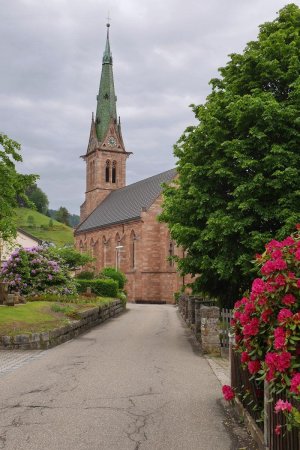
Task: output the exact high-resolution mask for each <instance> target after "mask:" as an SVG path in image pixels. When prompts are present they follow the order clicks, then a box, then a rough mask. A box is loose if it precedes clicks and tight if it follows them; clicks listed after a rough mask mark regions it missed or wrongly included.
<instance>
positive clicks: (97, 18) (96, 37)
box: [0, 0, 299, 213]
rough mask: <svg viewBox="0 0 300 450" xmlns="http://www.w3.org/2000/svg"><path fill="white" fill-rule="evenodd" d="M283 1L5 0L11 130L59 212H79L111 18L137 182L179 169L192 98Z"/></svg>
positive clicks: (3, 77)
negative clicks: (177, 151) (176, 150)
mask: <svg viewBox="0 0 300 450" xmlns="http://www.w3.org/2000/svg"><path fill="white" fill-rule="evenodd" d="M294 3H296V4H298V5H299V1H294ZM285 4H287V2H286V1H281V0H205V1H204V0H184V1H183V0H0V58H1V59H0V61H1V66H0V67H1V68H0V131H1V132H3V133H5V134H7V135H8V136H9V137H11V138H13V139H15V140H17V141H18V142H19V143H21V145H22V155H23V160H24V162H23V163H22V165H20V166H19V167H18V170H19V171H21V172H24V173H37V174H39V175H40V181H39V182H38V185H39V186H40V187H41V188H42V189H43V190H44V191H45V192H46V194H47V195H48V198H49V201H50V208H53V209H56V208H58V207H59V206H61V205H63V206H66V207H67V208H68V209H69V211H70V212H72V213H79V206H80V204H81V203H82V202H83V200H84V189H85V163H84V162H83V161H82V159H80V158H79V156H80V155H82V154H84V153H85V152H86V147H87V143H88V138H89V130H90V120H91V114H92V111H95V109H96V95H97V92H98V88H99V81H100V74H101V62H102V54H103V50H104V46H105V38H106V27H105V24H106V17H107V14H108V11H109V14H110V16H111V28H110V42H111V50H112V55H113V62H114V79H115V89H116V95H117V97H118V102H117V109H118V111H117V112H118V114H119V115H120V116H121V121H122V131H123V138H124V142H125V146H126V149H127V151H132V152H133V155H131V156H130V158H129V160H128V162H127V184H130V183H132V182H135V181H138V180H140V179H142V178H146V177H148V176H151V175H155V174H156V173H159V172H163V171H164V170H168V169H170V168H172V167H174V164H175V161H174V157H173V149H172V147H173V145H174V144H175V143H176V141H177V140H178V138H179V137H180V135H181V134H182V132H183V131H184V129H185V128H186V126H188V125H190V124H192V123H194V117H193V113H192V111H191V109H190V108H189V105H190V104H191V103H195V104H199V103H203V102H204V101H205V98H206V96H207V95H208V93H209V92H210V87H209V85H208V82H209V80H210V79H211V78H213V77H215V76H216V75H217V73H218V72H217V69H218V67H220V66H222V65H224V64H225V63H226V61H227V60H228V56H227V55H228V54H229V53H234V52H242V51H243V49H244V47H245V45H246V43H247V42H248V41H250V40H253V39H256V37H257V34H258V26H259V25H260V24H261V23H263V22H266V21H272V20H274V19H275V18H276V12H277V11H278V10H279V9H281V8H282V7H283V6H284V5H285Z"/></svg>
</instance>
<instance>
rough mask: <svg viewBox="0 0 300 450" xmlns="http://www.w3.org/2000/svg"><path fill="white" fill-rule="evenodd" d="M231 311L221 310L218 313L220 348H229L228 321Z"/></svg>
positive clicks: (230, 317)
mask: <svg viewBox="0 0 300 450" xmlns="http://www.w3.org/2000/svg"><path fill="white" fill-rule="evenodd" d="M232 317H233V315H232V309H225V308H222V309H221V311H220V343H221V347H222V348H229V331H230V321H231V319H232Z"/></svg>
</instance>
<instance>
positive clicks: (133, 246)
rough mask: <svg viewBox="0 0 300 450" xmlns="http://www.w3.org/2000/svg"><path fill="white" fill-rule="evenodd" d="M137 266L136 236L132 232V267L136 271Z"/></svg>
mask: <svg viewBox="0 0 300 450" xmlns="http://www.w3.org/2000/svg"><path fill="white" fill-rule="evenodd" d="M135 264H136V235H135V232H134V231H133V230H132V231H131V233H130V267H131V268H132V269H135Z"/></svg>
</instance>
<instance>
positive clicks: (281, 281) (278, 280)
mask: <svg viewBox="0 0 300 450" xmlns="http://www.w3.org/2000/svg"><path fill="white" fill-rule="evenodd" d="M274 281H275V283H276V284H277V286H285V284H286V281H285V278H284V276H283V275H282V274H281V273H280V274H278V275H277V276H276V277H275V279H274Z"/></svg>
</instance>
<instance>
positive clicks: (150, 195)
mask: <svg viewBox="0 0 300 450" xmlns="http://www.w3.org/2000/svg"><path fill="white" fill-rule="evenodd" d="M175 176H176V169H171V170H167V171H166V172H162V173H159V174H158V175H154V176H153V177H150V178H146V179H145V180H141V181H138V182H137V183H133V184H130V185H129V186H125V187H123V188H121V189H117V190H116V191H113V192H111V193H110V194H109V195H108V196H107V197H106V198H105V200H103V202H102V203H100V205H99V206H97V208H96V209H94V211H93V212H92V213H91V214H90V215H89V216H88V217H87V218H86V219H85V220H84V221H83V222H82V223H81V224H80V225H79V226H78V227H77V229H76V231H75V233H76V234H78V233H82V232H85V231H89V230H93V229H96V228H103V227H107V226H109V225H114V224H118V223H123V222H128V221H130V220H134V219H139V218H140V217H141V212H142V209H145V210H148V209H149V208H150V206H151V205H152V204H153V203H154V201H155V200H156V199H157V197H158V196H159V195H160V194H161V193H162V189H163V188H162V183H168V182H170V181H171V180H172V179H173V178H175Z"/></svg>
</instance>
